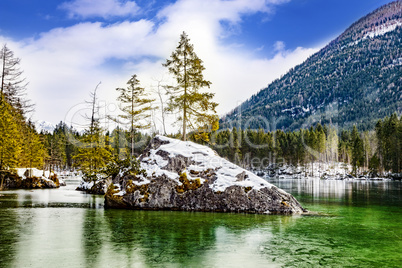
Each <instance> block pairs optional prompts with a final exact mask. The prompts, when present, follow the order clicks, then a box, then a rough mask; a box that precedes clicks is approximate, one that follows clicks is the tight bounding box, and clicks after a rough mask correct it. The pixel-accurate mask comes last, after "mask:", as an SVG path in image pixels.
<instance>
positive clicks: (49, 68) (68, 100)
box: [0, 0, 317, 123]
mask: <svg viewBox="0 0 402 268" xmlns="http://www.w3.org/2000/svg"><path fill="white" fill-rule="evenodd" d="M102 1H104V0H102ZM76 2H77V3H79V1H75V2H73V3H76ZM81 2H82V1H81ZM85 2H89V1H85ZM108 2H110V1H108ZM284 2H287V0H285V1H278V0H277V1H275V0H271V1H263V0H252V1H250V0H247V1H246V0H234V1H223V0H179V1H177V2H176V3H174V4H171V5H169V6H167V7H166V8H164V9H162V10H160V11H159V13H158V14H157V18H155V19H154V20H152V21H151V20H144V19H143V20H138V21H131V22H130V21H123V22H118V23H114V24H110V25H105V24H102V23H96V22H95V23H90V22H83V23H79V24H76V25H74V26H71V27H66V28H56V29H53V30H51V31H49V32H45V33H42V34H41V35H40V36H39V38H37V39H27V40H22V41H17V42H10V40H8V42H7V43H8V44H9V45H10V48H11V49H12V50H14V51H15V54H16V56H18V57H20V58H21V59H22V68H23V69H24V70H25V74H26V76H27V78H28V80H29V81H30V84H29V91H30V97H31V98H32V99H33V101H34V102H36V103H37V108H36V116H35V117H36V119H40V120H47V121H50V122H52V123H58V121H60V120H64V119H65V117H66V115H69V111H70V110H71V109H72V108H74V107H75V108H76V107H77V106H76V105H77V104H79V103H82V102H83V101H84V100H87V99H88V95H89V92H90V91H92V90H93V89H94V88H95V86H96V85H97V84H98V82H99V81H102V84H101V86H100V88H99V94H100V95H99V98H100V100H102V101H103V102H105V103H113V102H115V99H116V92H115V88H117V87H125V86H126V81H127V80H128V79H129V78H130V76H131V75H132V74H137V75H138V78H139V79H140V81H141V84H142V86H144V87H146V88H150V87H151V86H152V85H155V84H156V82H155V81H154V80H153V78H160V77H164V78H165V80H169V79H168V75H167V74H166V70H165V69H164V68H163V67H162V65H161V63H162V62H164V61H165V59H166V58H168V57H169V56H170V54H171V52H172V51H173V50H174V49H175V47H176V45H177V43H178V41H179V35H180V33H181V32H182V31H186V32H187V33H188V34H189V37H190V39H191V42H192V43H193V44H194V47H195V51H196V53H197V54H198V56H199V57H200V58H201V59H202V60H203V61H204V66H205V67H206V70H205V78H206V79H208V80H210V81H211V82H212V86H211V89H210V91H212V92H215V93H216V96H215V101H217V102H218V103H220V105H219V107H218V112H219V113H220V114H223V113H225V112H228V111H230V110H231V109H233V108H235V107H236V106H237V105H238V104H240V102H242V101H245V100H246V99H247V98H249V97H250V96H251V95H252V94H255V93H256V92H258V91H259V90H260V89H262V88H264V87H266V86H267V84H268V83H270V82H271V81H273V80H274V79H276V78H278V77H279V76H280V75H282V74H284V73H285V72H286V71H287V70H289V69H290V68H291V67H294V66H295V65H296V64H299V63H301V62H302V61H303V60H305V59H306V58H307V57H308V56H309V55H311V54H313V53H314V52H315V51H317V49H311V48H297V49H296V50H293V51H289V50H285V45H284V43H279V42H278V43H277V46H276V48H277V49H276V51H275V52H276V55H275V57H273V58H271V59H269V58H262V57H261V51H260V52H258V55H260V56H258V55H257V54H255V53H256V51H257V50H258V49H256V48H247V47H246V46H245V45H243V44H228V43H225V41H226V39H225V38H224V37H225V36H226V35H227V32H226V30H227V29H225V27H224V26H223V25H222V23H221V22H222V21H227V22H229V23H231V24H233V25H234V26H235V27H241V20H242V16H243V15H244V14H253V13H256V12H260V11H263V12H270V11H271V10H272V6H273V4H280V3H284ZM114 3H115V1H114ZM127 3H129V2H126V4H127ZM120 4H121V5H123V4H122V3H120ZM75 10H78V9H75ZM88 10H89V9H88ZM74 14H78V11H77V12H76V13H74ZM82 14H84V13H82ZM85 14H89V12H87V13H85ZM1 41H2V40H1V36H0V42H1ZM261 45H264V44H261ZM266 45H268V44H266ZM267 47H268V46H267ZM116 61H117V63H116Z"/></svg>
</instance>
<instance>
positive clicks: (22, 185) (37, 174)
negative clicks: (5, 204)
mask: <svg viewBox="0 0 402 268" xmlns="http://www.w3.org/2000/svg"><path fill="white" fill-rule="evenodd" d="M4 176H5V178H4V185H3V188H4V189H43V188H58V187H60V186H65V183H64V181H62V180H59V178H58V177H57V175H55V174H53V173H52V174H50V173H49V171H43V170H39V169H36V168H17V169H15V170H13V171H8V172H5V173H4Z"/></svg>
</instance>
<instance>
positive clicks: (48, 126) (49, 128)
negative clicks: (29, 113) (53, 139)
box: [35, 121, 56, 133]
mask: <svg viewBox="0 0 402 268" xmlns="http://www.w3.org/2000/svg"><path fill="white" fill-rule="evenodd" d="M35 128H36V130H37V131H38V132H39V133H40V132H41V131H42V130H43V131H45V132H49V133H52V132H53V131H54V129H55V128H56V127H55V126H54V125H53V124H52V123H49V122H47V121H36V122H35Z"/></svg>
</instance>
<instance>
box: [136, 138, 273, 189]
mask: <svg viewBox="0 0 402 268" xmlns="http://www.w3.org/2000/svg"><path fill="white" fill-rule="evenodd" d="M156 138H158V139H159V140H162V141H167V142H168V143H167V144H163V145H161V146H160V147H159V148H157V149H151V150H150V156H149V157H146V158H144V159H143V160H142V162H141V168H143V169H145V170H146V172H147V174H148V176H155V177H157V176H161V175H166V177H168V178H170V179H171V180H174V181H176V182H177V183H179V184H180V181H179V174H177V173H174V172H170V171H168V170H166V169H164V167H165V166H166V165H167V164H168V161H166V160H164V159H163V158H162V157H161V156H160V155H157V152H158V151H165V152H168V153H169V156H170V157H172V158H174V157H176V156H179V155H181V156H183V157H186V158H190V159H191V160H193V161H194V162H195V163H196V164H195V165H194V164H193V165H190V166H189V167H188V168H187V169H188V170H186V171H185V172H186V174H187V176H188V177H187V178H188V179H196V178H197V177H196V176H191V175H190V174H191V172H190V171H197V172H201V171H206V170H214V172H215V173H216V176H217V179H216V181H215V182H214V183H213V184H211V185H210V187H211V188H212V190H213V191H215V192H218V191H221V192H222V191H224V190H225V189H226V188H227V187H229V186H233V185H238V186H242V187H251V188H254V189H256V190H259V189H261V188H264V187H267V188H271V187H272V184H270V183H268V182H267V181H266V180H264V179H262V178H260V177H258V176H257V175H255V174H253V173H252V172H250V171H247V170H245V169H243V168H241V167H239V166H237V165H235V164H233V163H231V162H229V161H227V160H225V159H223V158H221V157H219V156H218V154H217V153H216V152H215V151H214V150H212V149H211V148H209V147H207V146H203V145H200V144H196V143H194V142H191V141H180V140H177V139H171V138H167V137H164V136H159V135H158V136H156ZM242 172H244V173H245V174H246V175H247V177H246V178H245V179H244V180H243V181H238V178H237V177H236V176H237V175H239V174H241V173H242ZM202 182H204V181H203V180H202Z"/></svg>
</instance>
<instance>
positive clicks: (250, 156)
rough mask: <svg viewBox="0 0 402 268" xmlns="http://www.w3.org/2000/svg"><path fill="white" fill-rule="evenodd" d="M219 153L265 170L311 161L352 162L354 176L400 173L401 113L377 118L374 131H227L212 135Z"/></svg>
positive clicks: (319, 127)
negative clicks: (280, 164) (271, 167)
mask: <svg viewBox="0 0 402 268" xmlns="http://www.w3.org/2000/svg"><path fill="white" fill-rule="evenodd" d="M210 138H211V141H212V145H211V146H212V148H213V149H215V150H216V151H217V152H218V154H219V155H221V156H223V157H226V158H228V159H229V160H230V161H232V162H235V163H236V164H239V165H242V166H244V167H246V168H253V167H254V168H266V167H268V166H269V165H271V164H275V163H286V164H290V165H294V166H306V167H308V166H309V165H311V166H313V165H314V164H315V163H316V164H320V163H335V162H343V163H347V164H350V165H351V166H352V168H353V171H352V172H353V173H354V174H355V175H358V174H363V173H367V174H368V173H369V174H371V175H372V176H382V175H384V174H385V173H386V172H392V173H401V172H402V159H401V157H400V155H401V152H402V117H399V118H398V116H397V115H396V114H393V115H391V116H390V117H386V118H384V119H383V120H379V121H378V122H377V124H376V126H375V130H372V131H364V132H359V131H358V129H357V127H356V126H353V128H352V129H351V130H341V131H339V132H338V130H337V129H336V128H335V127H334V126H332V125H321V124H320V123H318V124H316V125H315V127H310V128H309V129H300V130H296V131H288V132H284V131H282V130H276V131H271V132H269V131H268V132H266V131H264V130H262V129H259V130H252V129H245V130H244V129H238V128H236V127H234V128H232V129H225V130H221V131H219V132H215V133H213V134H212V135H211V137H210Z"/></svg>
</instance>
